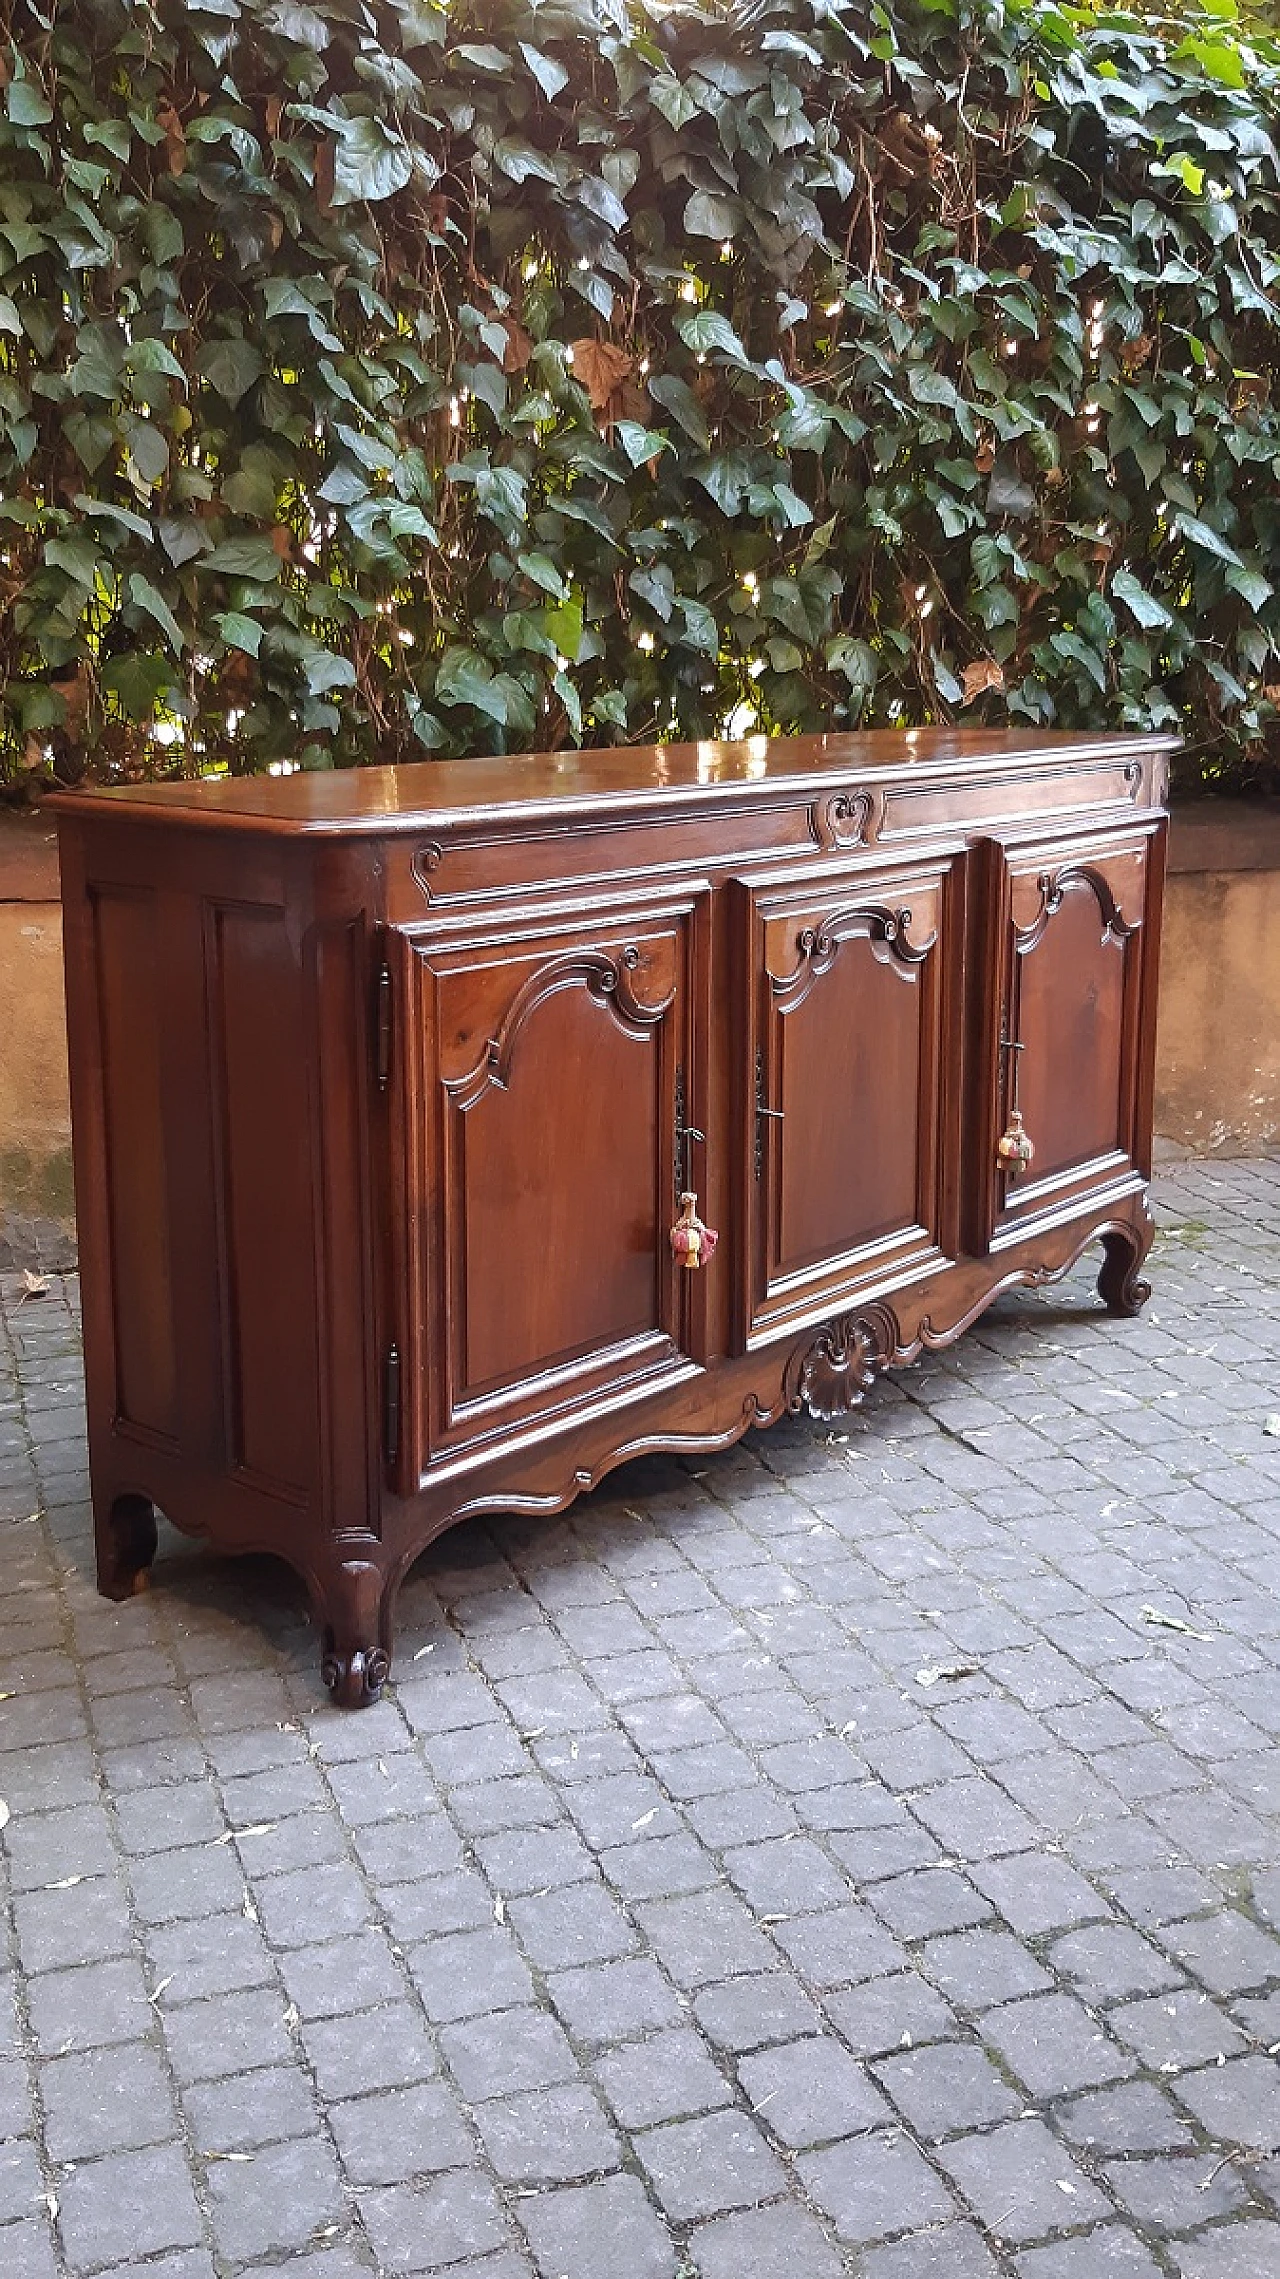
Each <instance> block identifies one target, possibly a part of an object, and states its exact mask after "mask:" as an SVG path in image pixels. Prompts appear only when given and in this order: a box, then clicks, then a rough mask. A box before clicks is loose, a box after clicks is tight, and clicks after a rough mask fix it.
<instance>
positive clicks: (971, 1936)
mask: <svg viewBox="0 0 1280 2279" xmlns="http://www.w3.org/2000/svg"><path fill="white" fill-rule="evenodd" d="M920 1961H921V1965H922V1967H923V1968H924V1969H925V1970H926V1971H927V1972H928V1974H929V1976H930V1978H932V1979H933V1980H934V1982H935V1984H936V1985H937V1986H938V1987H940V1989H941V1991H942V1992H943V1994H945V1995H946V1997H947V2000H948V2001H949V2002H958V2003H960V2004H962V2005H963V2006H964V2007H965V2008H966V2009H969V2010H981V2009H985V2008H986V2006H987V2005H988V2003H993V2002H1004V2001H1009V2000H1011V1999H1012V1997H1013V1996H1014V1995H1017V1994H1034V1993H1036V1992H1037V1991H1038V1990H1039V1989H1040V1988H1044V1987H1049V1986H1052V1984H1053V1981H1052V1979H1051V1978H1050V1976H1049V1973H1048V1972H1047V1971H1046V1970H1043V1969H1042V1968H1041V1966H1040V1964H1039V1963H1038V1962H1037V1961H1036V1960H1035V1957H1034V1956H1033V1955H1031V1954H1029V1953H1028V1952H1027V1949H1026V1948H1025V1947H1024V1946H1023V1945H1022V1944H1021V1942H1020V1941H1019V1940H1018V1939H1015V1938H1013V1937H1012V1936H1011V1934H1010V1933H1009V1932H1008V1931H989V1930H977V1931H958V1932H955V1933H953V1934H952V1935H951V1936H950V1937H948V1938H944V1939H930V1940H929V1942H928V1944H927V1945H926V1946H925V1947H924V1948H922V1950H921V1955H920Z"/></svg>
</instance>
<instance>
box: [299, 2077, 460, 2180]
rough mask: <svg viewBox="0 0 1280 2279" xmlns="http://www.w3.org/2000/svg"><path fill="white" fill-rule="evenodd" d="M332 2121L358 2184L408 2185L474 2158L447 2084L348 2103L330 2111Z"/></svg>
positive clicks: (430, 2083)
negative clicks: (418, 2178) (419, 2177)
mask: <svg viewBox="0 0 1280 2279" xmlns="http://www.w3.org/2000/svg"><path fill="white" fill-rule="evenodd" d="M327 2119H328V2123H329V2126H330V2128H331V2129H332V2131H333V2138H334V2142H335V2144H336V2145H337V2148H338V2157H339V2159H340V2160H341V2162H342V2165H343V2167H344V2169H345V2170H346V2172H347V2175H348V2176H349V2177H350V2178H351V2181H352V2183H353V2184H406V2183H410V2182H412V2180H413V2179H414V2178H415V2177H418V2176H430V2175H434V2174H435V2173H437V2172H438V2171H439V2170H442V2169H446V2168H465V2167H467V2166H468V2165H469V2163H470V2162H472V2161H473V2160H474V2158H475V2143H474V2140H473V2138H472V2135H471V2132H470V2130H469V2129H468V2128H467V2125H466V2122H465V2121H464V2119H463V2116H462V2111H461V2108H460V2106H459V2105H458V2102H457V2100H456V2098H454V2097H453V2096H452V2095H451V2094H450V2092H449V2091H448V2090H447V2089H446V2088H445V2086H444V2084H443V2082H439V2081H428V2082H423V2083H421V2084H418V2085H416V2086H414V2087H412V2088H404V2089H388V2090H379V2091H378V2092H377V2093H376V2094H374V2095H371V2096H365V2097H356V2098H351V2099H346V2100H344V2101H343V2102H342V2103H340V2104H336V2105H329V2106H328V2108H327Z"/></svg>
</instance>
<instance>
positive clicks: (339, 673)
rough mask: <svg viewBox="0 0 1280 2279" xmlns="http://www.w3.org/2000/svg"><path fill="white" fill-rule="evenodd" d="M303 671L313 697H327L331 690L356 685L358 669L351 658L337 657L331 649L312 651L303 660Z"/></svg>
mask: <svg viewBox="0 0 1280 2279" xmlns="http://www.w3.org/2000/svg"><path fill="white" fill-rule="evenodd" d="M302 669H303V671H304V673H305V674H306V677H307V688H308V690H309V691H310V693H311V695H312V696H325V695H327V694H328V692H329V690H330V689H335V688H354V687H355V685H356V668H355V666H354V665H353V664H352V662H351V659H350V657H336V656H335V655H334V654H333V651H332V650H331V649H312V650H310V651H309V652H308V654H307V655H306V656H305V657H304V658H303V660H302Z"/></svg>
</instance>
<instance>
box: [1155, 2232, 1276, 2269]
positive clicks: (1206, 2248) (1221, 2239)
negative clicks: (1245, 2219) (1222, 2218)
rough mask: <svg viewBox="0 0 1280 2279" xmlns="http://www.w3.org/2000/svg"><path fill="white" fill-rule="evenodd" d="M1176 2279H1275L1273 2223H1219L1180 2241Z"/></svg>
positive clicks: (1176, 2253) (1176, 2250)
mask: <svg viewBox="0 0 1280 2279" xmlns="http://www.w3.org/2000/svg"><path fill="white" fill-rule="evenodd" d="M1173 2267H1174V2270H1175V2271H1176V2272H1177V2273H1178V2279H1275V2267H1276V2231H1275V2225H1274V2224H1273V2223H1230V2224H1222V2225H1220V2226H1219V2227H1218V2228H1217V2229H1216V2230H1214V2231H1206V2232H1201V2233H1200V2234H1199V2236H1198V2237H1197V2238H1196V2239H1193V2240H1188V2241H1185V2242H1180V2243H1179V2245H1178V2247H1177V2248H1176V2249H1175V2251H1174V2266H1173Z"/></svg>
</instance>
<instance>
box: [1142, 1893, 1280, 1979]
mask: <svg viewBox="0 0 1280 2279" xmlns="http://www.w3.org/2000/svg"><path fill="white" fill-rule="evenodd" d="M1160 1943H1161V1945H1162V1946H1163V1947H1164V1948H1165V1949H1166V1951H1167V1952H1168V1954H1169V1955H1170V1956H1171V1957H1172V1958H1173V1961H1174V1963H1175V1965H1180V1966H1181V1967H1182V1968H1183V1969H1185V1970H1189V1971H1191V1972H1192V1973H1193V1975H1194V1976H1195V1977H1196V1978H1198V1979H1199V1980H1200V1981H1201V1983H1202V1984H1203V1985H1205V1986H1207V1987H1209V1988H1210V1990H1211V1991H1212V1992H1213V1993H1214V1994H1245V1993H1248V1992H1250V1991H1251V1990H1252V1989H1254V1988H1256V1987H1260V1986H1267V1985H1269V1984H1271V1983H1272V1982H1273V1981H1274V1980H1277V1979H1280V1939H1273V1938H1272V1937H1271V1936H1270V1934H1269V1933H1268V1932H1266V1931H1260V1930H1258V1929H1257V1927H1256V1925H1254V1924H1253V1923H1251V1922H1250V1921H1249V1920H1248V1918H1247V1917H1246V1916H1244V1915H1241V1914H1239V1913H1238V1912H1237V1910H1236V1909H1235V1908H1233V1907H1226V1908H1221V1909H1219V1911H1218V1913H1217V1914H1215V1915H1212V1916H1204V1917H1202V1918H1201V1919H1200V1920H1199V1921H1197V1922H1192V1923H1176V1924H1174V1925H1172V1926H1171V1927H1170V1928H1169V1929H1167V1930H1166V1931H1165V1932H1164V1933H1163V1934H1162V1936H1161V1941H1160Z"/></svg>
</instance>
